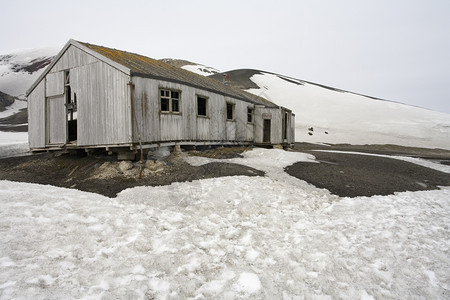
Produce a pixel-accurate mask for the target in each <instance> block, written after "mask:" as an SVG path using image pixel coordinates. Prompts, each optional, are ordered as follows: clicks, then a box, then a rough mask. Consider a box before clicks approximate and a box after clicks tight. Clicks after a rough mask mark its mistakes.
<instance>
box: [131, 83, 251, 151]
mask: <svg viewBox="0 0 450 300" xmlns="http://www.w3.org/2000/svg"><path fill="white" fill-rule="evenodd" d="M132 80H133V83H134V85H135V88H134V97H133V103H134V107H135V111H136V116H135V117H136V120H133V127H134V131H133V132H134V134H133V136H134V139H133V141H134V142H138V139H137V136H138V132H139V133H140V136H141V140H142V142H143V143H154V142H160V141H161V142H165V141H200V142H201V141H240V142H244V141H252V140H253V124H248V123H247V107H248V106H251V107H253V105H252V104H250V103H248V102H245V101H241V100H237V99H233V98H229V97H225V96H222V95H218V94H215V93H212V92H208V91H204V90H201V89H196V88H193V87H189V86H185V85H182V84H177V83H172V82H167V81H160V80H154V79H149V78H141V77H133V79H132ZM160 89H170V90H177V91H179V92H180V95H181V102H180V113H179V114H177V113H164V112H160V99H159V90H160ZM197 96H201V97H204V98H207V105H206V108H207V113H206V117H205V116H198V115H197ZM227 102H230V103H233V104H235V119H234V120H233V121H227V119H226V103H227Z"/></svg>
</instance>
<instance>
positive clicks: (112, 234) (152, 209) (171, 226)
mask: <svg viewBox="0 0 450 300" xmlns="http://www.w3.org/2000/svg"><path fill="white" fill-rule="evenodd" d="M244 155H245V157H244V158H242V159H233V160H231V161H233V162H235V163H239V162H240V163H243V164H246V165H251V166H253V167H257V168H258V169H261V170H265V171H268V170H270V172H268V176H267V177H244V176H235V177H224V178H214V179H206V180H200V181H193V182H186V183H174V184H172V185H170V186H161V187H136V188H132V189H128V190H125V191H123V192H121V193H120V194H119V195H118V196H117V197H116V198H107V197H104V196H100V195H97V194H92V193H87V192H81V191H78V190H71V189H64V188H57V187H52V186H44V185H37V184H29V183H17V182H9V181H0V231H1V232H0V298H1V299H11V298H14V299H386V298H388V299H393V298H394V299H419V298H420V299H448V298H449V297H450V273H449V272H448V270H449V269H450V256H449V246H450V238H449V225H450V188H448V187H445V188H442V189H441V190H436V191H424V192H405V193H398V194H395V195H391V196H374V197H358V198H340V197H337V196H333V195H331V194H330V193H329V192H328V191H326V190H323V189H318V188H315V187H313V186H311V185H309V184H307V183H306V182H304V181H301V180H298V179H296V178H294V177H291V176H289V175H288V174H286V173H285V172H283V167H284V166H286V165H288V164H291V163H292V162H294V161H309V162H313V159H314V158H313V157H312V156H311V155H307V154H302V153H295V152H285V151H282V150H264V149H255V150H253V151H250V152H246V153H245V154H244ZM187 160H188V161H189V162H191V163H193V164H202V163H206V162H208V160H205V159H202V158H188V159H187Z"/></svg>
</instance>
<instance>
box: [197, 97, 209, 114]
mask: <svg viewBox="0 0 450 300" xmlns="http://www.w3.org/2000/svg"><path fill="white" fill-rule="evenodd" d="M206 102H207V98H205V97H200V96H197V115H198V116H203V117H206V116H207V114H206Z"/></svg>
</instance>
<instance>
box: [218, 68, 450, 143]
mask: <svg viewBox="0 0 450 300" xmlns="http://www.w3.org/2000/svg"><path fill="white" fill-rule="evenodd" d="M226 73H227V74H229V75H230V80H231V84H232V85H234V86H237V87H239V88H241V89H244V90H247V91H248V92H250V93H253V94H256V95H259V96H261V97H264V98H266V99H268V100H271V101H273V102H275V103H276V104H278V105H281V106H285V107H287V108H290V109H292V110H293V112H294V113H295V121H296V125H295V126H296V137H295V138H296V141H301V142H323V143H333V144H336V143H349V144H397V145H404V146H418V147H425V148H444V149H450V114H445V113H440V112H436V111H432V110H428V109H424V108H420V107H414V106H410V105H406V104H402V103H397V102H392V101H386V100H381V99H377V98H373V97H368V96H363V95H359V94H355V93H351V92H347V91H343V90H339V89H335V88H330V87H327V86H323V85H320V84H315V83H311V82H307V81H303V80H298V79H294V78H290V77H286V76H283V75H279V74H274V73H269V72H263V71H258V70H247V69H241V70H234V71H229V72H226ZM211 77H212V78H215V79H218V80H222V74H216V75H213V76H211Z"/></svg>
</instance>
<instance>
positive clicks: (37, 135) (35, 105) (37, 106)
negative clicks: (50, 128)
mask: <svg viewBox="0 0 450 300" xmlns="http://www.w3.org/2000/svg"><path fill="white" fill-rule="evenodd" d="M28 143H29V145H30V149H36V148H43V147H45V80H42V81H41V82H40V83H39V84H38V85H37V86H36V88H35V89H34V90H33V92H32V93H31V94H30V95H29V96H28Z"/></svg>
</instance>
